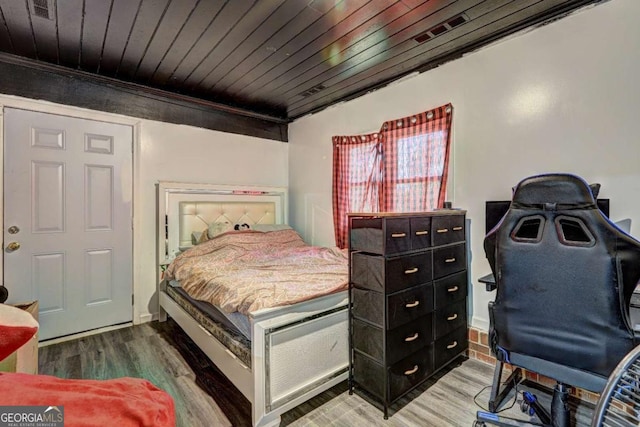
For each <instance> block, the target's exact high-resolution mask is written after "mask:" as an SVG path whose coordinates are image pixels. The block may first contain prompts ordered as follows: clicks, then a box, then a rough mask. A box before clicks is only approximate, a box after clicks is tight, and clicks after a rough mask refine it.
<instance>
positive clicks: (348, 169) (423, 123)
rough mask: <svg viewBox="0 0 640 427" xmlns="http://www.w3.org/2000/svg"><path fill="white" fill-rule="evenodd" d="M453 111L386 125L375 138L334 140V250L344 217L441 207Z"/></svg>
mask: <svg viewBox="0 0 640 427" xmlns="http://www.w3.org/2000/svg"><path fill="white" fill-rule="evenodd" d="M452 112H453V108H452V106H451V105H450V104H449V105H445V106H442V107H439V108H436V109H434V110H431V111H427V112H424V113H421V114H418V115H415V116H410V117H405V118H403V119H398V120H393V121H389V122H386V123H384V124H383V126H382V129H381V131H380V132H379V133H375V134H368V135H357V136H335V137H333V144H334V149H333V214H334V227H335V235H336V245H337V246H339V247H341V248H344V247H346V246H347V242H348V236H347V229H348V221H347V213H349V212H378V211H387V212H419V211H428V210H433V209H436V208H439V207H442V204H443V203H444V197H445V194H446V193H445V191H446V182H447V170H448V162H449V142H450V130H451V118H452Z"/></svg>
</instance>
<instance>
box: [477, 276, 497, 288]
mask: <svg viewBox="0 0 640 427" xmlns="http://www.w3.org/2000/svg"><path fill="white" fill-rule="evenodd" d="M478 282H480V283H484V285H485V288H486V290H487V292H491V291H495V290H496V278H495V277H493V273H489V274H487V275H486V276H482V277H481V278H479V279H478Z"/></svg>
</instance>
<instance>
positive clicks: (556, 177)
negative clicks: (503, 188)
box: [512, 173, 599, 210]
mask: <svg viewBox="0 0 640 427" xmlns="http://www.w3.org/2000/svg"><path fill="white" fill-rule="evenodd" d="M596 188H597V189H599V185H598V187H594V188H593V189H596ZM596 191H597V190H596ZM512 205H513V207H516V208H527V207H530V208H543V209H552V210H555V209H591V208H596V207H597V205H596V199H595V197H594V194H593V191H592V188H591V187H590V186H589V184H587V183H586V182H585V181H584V180H583V179H582V178H580V177H578V176H576V175H571V174H560V173H557V174H545V175H536V176H532V177H529V178H525V179H523V180H522V181H520V183H519V184H518V185H517V186H516V188H515V191H514V193H513V201H512Z"/></svg>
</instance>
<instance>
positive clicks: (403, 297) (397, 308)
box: [387, 283, 434, 329]
mask: <svg viewBox="0 0 640 427" xmlns="http://www.w3.org/2000/svg"><path fill="white" fill-rule="evenodd" d="M433 310H434V300H433V284H431V283H428V284H426V285H421V286H416V287H413V288H410V289H407V290H405V291H402V292H396V293H395V294H392V295H389V296H388V297H387V329H393V328H396V327H398V326H400V325H402V324H404V323H407V322H410V321H412V320H415V319H417V318H418V317H422V316H424V315H426V314H429V313H431V312H432V311H433Z"/></svg>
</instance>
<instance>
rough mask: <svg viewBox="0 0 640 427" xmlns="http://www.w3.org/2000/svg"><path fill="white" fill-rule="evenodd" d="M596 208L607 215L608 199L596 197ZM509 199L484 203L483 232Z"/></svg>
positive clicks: (495, 221) (504, 210) (490, 227)
mask: <svg viewBox="0 0 640 427" xmlns="http://www.w3.org/2000/svg"><path fill="white" fill-rule="evenodd" d="M596 202H597V204H598V208H599V209H600V210H601V211H602V213H603V214H604V215H605V216H606V217H609V199H597V200H596ZM510 204H511V201H510V200H491V201H487V202H486V205H485V234H486V233H489V231H491V230H493V227H495V226H496V225H497V224H498V223H499V222H500V220H501V219H502V217H503V216H504V214H506V213H507V211H508V210H509V205H510Z"/></svg>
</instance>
